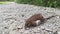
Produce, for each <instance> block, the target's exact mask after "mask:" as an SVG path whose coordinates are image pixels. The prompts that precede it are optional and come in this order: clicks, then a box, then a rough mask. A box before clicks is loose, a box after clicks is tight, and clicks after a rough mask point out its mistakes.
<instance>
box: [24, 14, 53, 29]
mask: <svg viewBox="0 0 60 34" xmlns="http://www.w3.org/2000/svg"><path fill="white" fill-rule="evenodd" d="M52 17H54V16H51V17H48V18H44V17H43V16H42V14H35V15H32V16H31V17H30V18H28V19H27V20H26V23H25V28H27V27H35V26H36V23H35V22H34V21H37V20H40V21H41V23H44V21H45V20H48V19H50V18H52Z"/></svg>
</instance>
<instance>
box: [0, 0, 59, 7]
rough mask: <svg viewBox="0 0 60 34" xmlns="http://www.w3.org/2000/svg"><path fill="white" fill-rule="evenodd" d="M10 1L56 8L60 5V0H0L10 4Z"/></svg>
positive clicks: (0, 2)
mask: <svg viewBox="0 0 60 34" xmlns="http://www.w3.org/2000/svg"><path fill="white" fill-rule="evenodd" d="M10 2H16V3H19V4H32V5H36V6H45V7H54V8H56V7H60V0H0V4H9V3H10Z"/></svg>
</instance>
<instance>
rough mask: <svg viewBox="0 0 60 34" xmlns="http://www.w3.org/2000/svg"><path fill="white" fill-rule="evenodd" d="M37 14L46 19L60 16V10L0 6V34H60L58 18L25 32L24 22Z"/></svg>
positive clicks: (39, 7) (17, 5)
mask: <svg viewBox="0 0 60 34" xmlns="http://www.w3.org/2000/svg"><path fill="white" fill-rule="evenodd" d="M37 13H42V14H43V16H44V17H45V18H46V17H49V16H51V15H55V14H57V15H60V10H59V9H55V8H48V7H41V6H34V5H28V4H16V3H10V4H6V5H0V34H60V21H59V20H60V16H56V17H53V18H51V19H49V20H47V21H46V22H45V23H44V24H41V25H39V26H37V27H34V28H31V29H28V30H25V29H24V24H25V20H26V19H27V18H29V17H30V16H31V15H33V14H37Z"/></svg>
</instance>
